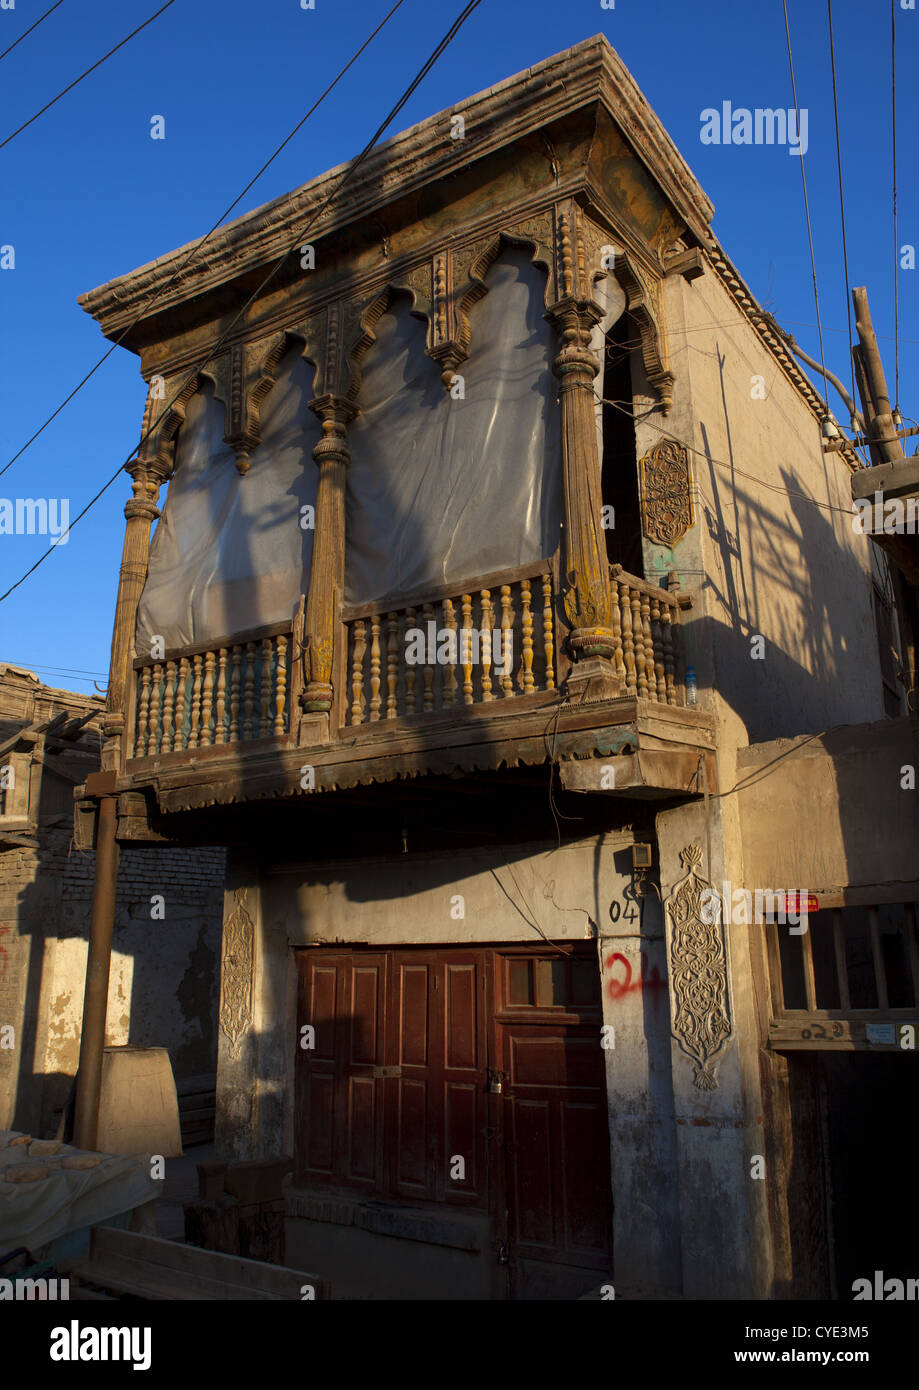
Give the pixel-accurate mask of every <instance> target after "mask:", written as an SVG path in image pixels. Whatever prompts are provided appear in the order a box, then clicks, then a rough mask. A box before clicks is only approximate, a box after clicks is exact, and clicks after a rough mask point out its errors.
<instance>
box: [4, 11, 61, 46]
mask: <svg viewBox="0 0 919 1390" xmlns="http://www.w3.org/2000/svg"><path fill="white" fill-rule="evenodd" d="M63 3H64V0H56V3H55V4H53V5H52V6H51V8H50V10H45V13H44V14H40V15H39V16H38V19H36V21H35V23H34V24H30V25H29V27H28V29H25V30H23V32H22V33H21V34H20V35H19V38H18V39H14V40H13V42H12V43H11V44H10V46H9V48H5V49H4V50H3V52H2V53H0V61H2V60H3V59H4V58H5V57H6V55H7V54H8V53H12V51H13V49H14V48H15V47H16V45H17V44H18V43H22V41H23V39H25V38H27V37H28V36H29V34H31V32H32V30H33V29H37V28H38V26H39V24H41V22H42V20H45V19H47V18H48V16H49V14H53V13H54V11H55V10H56V9H57V8H58V6H60V5H63Z"/></svg>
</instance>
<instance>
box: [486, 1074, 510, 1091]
mask: <svg viewBox="0 0 919 1390" xmlns="http://www.w3.org/2000/svg"><path fill="white" fill-rule="evenodd" d="M506 1080H507V1072H504V1071H492V1070H491V1068H489V1070H488V1091H489V1094H490V1095H493V1096H500V1095H501V1093H502V1091H503V1090H504V1083H505V1081H506Z"/></svg>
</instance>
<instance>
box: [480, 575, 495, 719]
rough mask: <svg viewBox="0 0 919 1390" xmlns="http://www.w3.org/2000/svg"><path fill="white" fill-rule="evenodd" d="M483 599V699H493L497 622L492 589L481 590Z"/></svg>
mask: <svg viewBox="0 0 919 1390" xmlns="http://www.w3.org/2000/svg"><path fill="white" fill-rule="evenodd" d="M479 597H480V599H481V601H482V630H481V633H480V637H479V658H480V660H481V662H482V699H483V701H486V700H493V699H494V698H495V697H494V695H493V694H492V692H491V631H492V628H493V626H494V622H495V610H494V607H493V606H492V602H491V590H490V589H482V590H480V593H479Z"/></svg>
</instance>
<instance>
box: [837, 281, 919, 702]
mask: <svg viewBox="0 0 919 1390" xmlns="http://www.w3.org/2000/svg"><path fill="white" fill-rule="evenodd" d="M852 305H853V308H854V309H855V326H856V330H857V332H858V343H857V344H856V345H855V346H854V347H853V348H852V357H853V361H854V365H855V382H856V386H857V388H858V394H859V396H860V397H861V402H862V413H863V415H864V421H865V435H866V437H867V442H868V450H869V453H870V456H871V463H872V467H871V468H869V469H866V470H864V471H863V472H861V473H856V474H853V477H852V492H853V496H854V497H865V498H868V497H870V498H872V500H873V498H874V495H875V494H876V493H880V494H881V495H883V496H884V497H885V498H886V499H887V500H895V499H897V498H901V499H905V498H906V497H907V496H909V495H910V494H911V495H912V496H913V497H916V496H919V458H917V457H913V458H907V456H906V454H905V453H904V452H903V445H902V444H901V442H900V441H901V439H904V438H905V437H906V436H907V435H912V434H915V433H916V430H914V429H910V430H904V429H903V428H902V421H899V420H898V419H897V418H895V417H894V415H893V413H892V411H891V407H890V392H889V390H888V388H887V381H886V378H885V376H884V365H883V363H882V362H881V354H880V351H879V350H878V344H877V338H876V337H875V333H874V325H873V324H872V322H871V310H870V309H869V307H868V291H867V289H866V288H865V287H864V286H856V287H855V288H854V289H853V290H852ZM885 510H886V509H885ZM872 514H873V515H875V518H876V513H872ZM876 524H877V522H876V521H875V525H876ZM875 539H876V540H877V542H878V544H879V545H881V546H882V547H883V549H884V550H885V551H886V552H887V554H888V555H889V557H890V559H891V560H892V561H893V569H892V572H891V583H892V586H893V592H894V600H895V603H896V609H897V619H898V626H899V629H900V652H901V653H902V655H901V658H900V660H901V665H902V667H903V668H904V669H903V672H902V678H903V679H904V681H905V682H906V688H907V690H915V688H916V685H917V684H919V671H917V659H916V657H917V645H919V610H917V601H916V589H917V586H919V539H917V538H916V537H915V536H910V535H908V534H900V535H896V534H894V535H890V534H886V533H885V534H882V535H879V536H876V537H875ZM907 581H908V582H907ZM914 712H915V711H914V709H910V713H914Z"/></svg>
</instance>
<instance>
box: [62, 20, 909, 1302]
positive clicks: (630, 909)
mask: <svg viewBox="0 0 919 1390" xmlns="http://www.w3.org/2000/svg"><path fill="white" fill-rule="evenodd" d="M455 116H462V117H463V120H464V123H465V138H464V139H462V140H457V139H452V138H451V127H452V125H453V122H452V118H453V117H455ZM342 179H346V181H345V182H344V185H343V187H342V188H341V190H340V191H339V192H338V193H337V194H336V195H335V196H334V197H333V198H332V199H331V202H330V203H329V205H328V206H327V207H326V206H325V203H326V200H327V199H328V198H329V195H330V194H331V193H332V191H333V190H334V189H335V188H336V187H337V186H338V185H339V183H340V181H341V180H342ZM320 208H324V210H323V211H321V212H320V213H319V215H318V218H317V220H316V222H315V225H313V227H312V230H311V231H310V233H309V237H308V245H306V239H305V238H304V237H303V235H302V233H301V231H300V230H299V229H302V228H303V227H304V226H306V225H307V224H309V223H310V219H311V218H312V217H313V215H314V214H315V213H316V212H317V210H318V209H320ZM712 212H713V209H712V207H711V204H710V203H709V202H708V200H707V198H706V197H705V194H704V193H703V192H702V190H701V189H700V188H699V186H698V184H697V183H696V182H695V180H694V178H693V176H692V174H691V172H690V170H689V169H688V168H687V166H686V164H685V163H684V162H683V160H682V159H681V157H680V155H679V154H678V152H677V151H676V149H675V148H674V146H673V144H672V143H671V141H670V140H669V138H668V137H667V134H666V132H665V131H664V130H663V128H662V126H661V125H660V122H659V121H658V120H657V118H656V117H655V115H654V114H653V112H652V111H651V110H650V108H649V107H648V105H647V103H646V102H645V101H644V99H643V98H642V96H641V94H640V92H639V91H638V90H637V88H636V87H635V84H634V83H633V81H632V79H631V77H630V76H629V74H628V72H627V71H626V70H625V69H624V67H623V66H622V64H621V63H620V61H619V59H618V58H617V57H616V55H615V54H614V52H613V51H612V49H611V48H610V47H609V45H608V43H607V42H606V40H605V39H603V38H594V39H591V40H589V41H587V42H585V43H582V44H580V45H578V47H576V48H573V49H571V50H570V51H569V52H566V53H563V54H560V55H558V56H557V57H555V58H551V59H549V60H547V61H546V62H544V63H541V64H539V65H538V66H537V67H535V68H532V69H531V70H529V71H528V72H526V73H524V74H521V75H519V76H517V77H514V78H511V79H510V80H508V81H507V82H504V83H501V84H500V85H499V86H497V87H495V88H492V89H491V90H490V91H488V92H485V93H483V94H481V95H479V96H476V97H472V98H470V99H469V100H468V101H465V102H463V103H461V104H460V105H459V106H457V107H456V108H455V109H453V110H451V111H449V112H444V113H442V114H441V115H439V116H435V117H433V118H431V119H430V120H428V121H424V122H423V123H421V124H420V125H418V126H416V127H414V128H412V129H411V130H409V131H407V132H405V133H404V134H401V135H399V136H396V137H395V138H394V139H392V140H390V141H388V142H387V143H386V144H385V145H382V146H380V147H379V148H378V149H376V150H374V151H373V152H372V153H371V154H370V155H369V156H368V157H367V159H366V160H365V161H364V162H363V163H362V165H361V166H360V167H359V169H357V171H356V172H354V173H353V175H351V176H348V166H342V167H341V168H340V169H337V170H333V171H331V172H330V173H328V174H324V175H322V176H321V177H319V178H316V179H314V180H312V181H311V182H310V183H308V184H306V185H305V186H304V187H303V188H301V189H299V190H297V192H295V193H293V194H291V195H289V196H287V197H284V198H280V199H277V200H276V201H274V202H273V203H270V204H268V205H267V206H265V207H263V208H260V209H258V210H257V211H255V212H252V213H250V214H247V215H246V216H245V217H242V218H240V219H238V220H237V221H235V222H233V223H232V224H230V226H228V227H226V228H224V229H223V230H222V231H220V232H218V233H216V234H215V235H214V236H213V237H212V238H211V239H210V241H209V242H208V245H207V247H206V248H205V249H204V250H203V251H202V253H201V254H199V255H196V256H195V257H194V258H193V259H191V261H190V263H189V264H188V265H187V267H186V268H185V269H184V270H183V272H182V274H181V276H177V275H176V269H177V266H178V265H179V263H180V261H181V262H183V263H184V260H185V258H186V257H187V256H188V250H187V249H183V250H181V251H178V252H174V253H172V254H171V255H166V256H163V257H161V258H160V259H158V260H157V261H156V262H154V263H152V264H151V265H148V266H145V267H143V268H141V269H140V270H138V271H135V272H134V273H133V274H131V275H127V276H123V277H121V278H120V279H118V280H115V281H113V282H111V283H110V284H108V285H106V286H103V287H102V288H100V289H97V290H94V291H93V292H92V293H91V294H88V295H86V296H84V298H83V299H82V301H81V302H82V304H83V306H84V308H86V309H87V311H88V312H90V313H92V314H93V316H94V317H95V318H96V319H97V321H98V322H99V323H100V325H101V327H102V330H103V332H104V333H105V334H106V335H107V336H108V337H110V338H115V337H119V338H120V339H121V340H123V342H124V343H125V345H126V346H128V347H129V348H130V349H132V350H133V351H135V352H137V353H138V354H139V355H140V358H141V369H142V372H143V375H144V377H145V379H146V380H147V381H148V382H149V383H150V394H149V401H148V407H147V413H146V416H145V435H146V437H145V440H144V442H143V443H142V446H141V448H140V450H139V455H138V457H137V459H135V460H134V461H133V462H132V463H131V464H130V465H129V472H130V473H131V475H132V477H133V480H134V496H133V498H132V500H131V501H130V502H129V503H128V505H127V508H126V515H127V517H128V522H127V531H126V538H125V555H124V565H123V569H122V578H121V583H120V588H119V604H118V613H117V618H116V623H115V633H114V639H113V649H112V674H111V681H110V687H109V696H108V704H107V710H106V714H105V716H104V719H103V734H104V742H103V758H102V765H103V772H102V774H101V775H100V776H99V777H98V778H97V779H94V780H92V781H91V782H89V783H88V785H87V787H86V793H87V794H86V796H85V797H83V798H82V799H81V801H80V802H79V805H78V812H77V837H78V843H79V844H82V845H89V844H90V843H92V842H93V837H94V836H95V835H112V834H114V836H115V837H116V838H117V839H118V840H119V841H120V842H121V844H122V845H123V846H128V845H137V844H141V843H144V842H145V841H151V840H153V839H154V838H156V837H160V842H162V838H161V837H167V838H168V839H169V840H171V841H172V842H173V843H175V844H177V845H186V846H190V845H195V844H217V843H219V844H223V845H226V846H227V847H228V852H229V861H228V871H227V880H226V896H225V908H224V926H223V946H222V977H221V1003H220V1015H219V1027H220V1037H219V1043H220V1054H219V1062H218V1092H217V1107H218V1114H217V1142H218V1148H219V1150H220V1152H221V1153H222V1155H223V1156H225V1157H236V1158H245V1157H255V1156H270V1155H278V1154H284V1153H290V1154H293V1156H294V1166H295V1170H296V1171H295V1180H294V1186H293V1188H292V1189H291V1190H290V1192H289V1195H288V1213H289V1219H288V1230H287V1262H288V1263H289V1264H292V1265H294V1266H297V1265H298V1264H300V1265H301V1266H302V1267H303V1268H309V1269H315V1270H317V1272H318V1273H320V1274H321V1275H323V1276H326V1277H329V1278H330V1279H331V1281H332V1288H333V1296H334V1292H335V1290H336V1289H338V1290H345V1291H348V1292H356V1293H367V1294H370V1295H373V1294H379V1295H383V1296H388V1297H408V1298H411V1297H448V1298H454V1299H455V1298H462V1297H493V1298H504V1297H545V1298H550V1297H569V1296H578V1295H580V1294H582V1293H583V1292H585V1291H586V1290H588V1289H590V1288H591V1287H595V1286H597V1285H599V1284H601V1283H609V1282H612V1283H614V1284H615V1287H616V1290H617V1294H618V1296H633V1297H655V1296H681V1295H682V1296H684V1297H689V1298H722V1299H730V1298H738V1297H749V1296H752V1297H758V1298H771V1297H823V1296H827V1295H831V1294H838V1295H839V1296H840V1297H847V1296H848V1293H847V1290H848V1287H849V1285H850V1283H851V1281H852V1279H854V1278H856V1277H859V1276H861V1275H866V1274H867V1275H870V1273H871V1271H872V1270H874V1269H876V1268H877V1269H884V1270H885V1271H887V1272H889V1273H891V1274H895V1275H897V1276H899V1277H904V1278H905V1277H907V1276H915V1275H916V1274H917V1270H916V1268H915V1264H914V1261H915V1252H916V1250H917V1249H919V1244H917V1241H916V1230H915V1223H914V1221H913V1224H912V1225H911V1224H910V1222H911V1220H912V1218H911V1217H909V1215H908V1213H909V1209H910V1203H911V1201H912V1197H911V1192H912V1181H911V1176H910V1172H909V1168H908V1165H907V1157H906V1156H907V1155H908V1153H909V1145H908V1142H907V1134H908V1132H909V1131H908V1119H907V1115H908V1107H904V1106H903V1104H902V1101H901V1100H898V1097H902V1096H903V1095H905V1094H908V1091H907V1090H906V1089H905V1088H906V1087H907V1086H908V1084H909V1082H910V1081H912V1082H913V1083H915V1080H916V1054H915V1052H914V1051H910V1050H909V1048H908V1047H907V1046H903V1045H901V1044H903V1043H908V1040H909V1034H908V1033H906V1032H901V1031H898V1030H900V1029H901V1027H902V1025H904V1024H907V1025H908V1024H912V1025H915V1024H916V1023H917V1022H919V1011H917V1003H919V999H917V988H919V952H917V943H916V936H915V908H914V904H915V902H916V900H917V899H919V870H917V867H916V862H915V843H916V830H917V820H919V815H917V810H916V793H915V791H914V790H913V787H914V785H915V777H914V776H913V778H912V780H910V777H909V775H908V771H907V769H908V768H909V766H910V765H914V764H915V762H916V751H917V750H916V745H915V741H914V732H915V724H914V719H913V717H912V716H911V715H910V714H909V711H908V709H907V702H906V699H905V698H904V684H903V682H904V681H905V682H906V683H907V684H908V686H909V687H912V688H915V686H916V684H917V678H916V672H915V666H914V661H913V659H912V658H911V657H909V654H908V652H907V650H906V644H905V643H900V644H899V645H898V652H899V654H900V671H899V675H898V670H897V665H896V663H889V662H888V655H889V653H888V650H887V648H888V646H889V645H890V643H891V642H894V643H896V637H895V634H896V632H897V621H898V619H899V620H900V621H901V623H902V624H903V626H904V630H906V629H907V628H908V627H909V624H911V623H912V622H913V621H914V618H915V595H914V592H913V591H911V590H909V591H906V592H905V597H904V598H902V602H901V611H900V612H899V614H898V613H897V611H896V610H895V609H894V608H893V607H892V606H891V604H890V601H889V593H890V585H889V583H888V578H887V573H886V569H885V566H884V564H883V562H882V560H881V558H880V556H879V555H878V554H876V553H875V552H874V551H873V550H872V548H871V543H870V542H869V541H868V540H867V539H866V538H865V537H864V536H861V535H858V534H857V533H856V531H855V530H854V528H853V526H852V517H851V492H850V479H851V475H852V472H853V470H855V469H856V468H857V467H858V460H857V458H856V457H855V454H854V452H853V451H852V449H851V447H850V446H848V445H843V446H842V447H841V448H838V449H834V450H833V451H825V450H824V448H823V438H822V426H823V424H824V417H825V408H824V406H823V404H822V401H821V398H820V396H819V394H818V393H817V392H816V391H815V390H814V388H813V386H812V384H811V383H810V382H809V380H808V379H807V378H806V377H805V376H804V374H803V373H802V371H801V370H800V368H799V367H798V365H797V363H796V361H795V359H794V357H793V356H792V355H791V353H790V351H789V350H788V347H787V345H786V343H785V342H784V341H783V340H782V338H781V336H780V335H779V334H778V333H776V332H775V331H773V329H772V328H771V327H770V325H769V323H768V322H767V321H766V319H765V318H764V316H763V314H762V312H761V310H760V309H759V307H758V306H757V304H756V301H755V299H754V298H753V296H752V294H751V293H750V291H749V290H748V288H747V287H746V285H745V284H744V282H743V280H742V279H741V277H740V275H739V273H738V272H737V270H736V269H735V268H734V266H733V265H732V263H731V262H730V261H729V260H728V258H727V256H726V255H725V253H724V251H723V250H722V248H721V247H720V246H719V244H718V242H717V240H716V239H715V237H714V236H713V234H712V232H711V228H710V222H711V217H712ZM294 247H295V248H296V253H295V254H291V255H289V256H287V258H286V259H285V260H284V261H283V262H282V263H281V257H282V255H283V253H284V252H285V251H287V250H289V249H290V248H294ZM272 267H276V269H275V273H274V276H273V278H272V279H271V280H270V282H269V283H266V284H265V285H264V286H263V288H262V289H261V291H260V292H259V293H258V294H257V295H256V297H255V299H254V302H253V303H252V304H247V300H248V297H249V296H250V295H252V294H253V292H254V288H255V286H257V285H258V284H259V283H260V282H261V281H262V280H263V278H264V277H266V276H267V275H268V271H269V269H270V268H272ZM151 303H152V304H155V311H154V310H148V309H147V308H146V307H145V306H146V305H148V304H151ZM135 320H136V323H135V322H134V321H135ZM202 362H204V363H205V365H204V366H203V368H201V369H200V370H199V364H201V363H202ZM167 406H168V409H167V408H165V407H167ZM313 460H315V463H314V462H313ZM167 483H168V491H167V493H166V500H165V507H164V511H163V513H162V519H161V520H160V522H159V526H158V529H157V531H156V534H155V536H154V538H153V542H152V545H150V531H151V526H152V524H153V521H154V520H155V519H156V518H157V517H158V516H159V515H160V513H159V511H158V510H157V499H158V496H159V492H160V489H161V488H162V487H163V486H164V485H166V484H167ZM148 547H149V563H148ZM910 605H912V607H911V608H910ZM483 632H488V633H494V634H495V640H493V641H491V642H485V641H482V640H478V641H477V644H476V646H474V645H473V640H472V634H473V633H475V634H476V636H477V638H478V637H479V634H481V633H483ZM463 633H466V634H468V636H467V637H465V638H463V637H462V634H463ZM419 634H420V635H419ZM509 637H511V638H512V641H510V642H508V638H509ZM458 638H459V639H461V640H458ZM422 639H423V641H422ZM429 643H430V645H428V644H429ZM464 644H465V646H464ZM508 649H509V650H508ZM505 652H508V656H507V660H506V661H505V660H504V659H503V658H504V654H505ZM438 654H439V658H440V659H432V657H437V656H438ZM499 656H500V657H501V658H502V659H501V660H498V657H499ZM419 657H420V658H421V660H420V662H419V661H417V658H419ZM107 827H108V828H107ZM710 885H714V886H715V888H716V889H717V891H718V894H719V895H720V894H721V893H722V890H723V889H724V891H725V893H726V898H727V904H728V907H729V909H730V920H728V921H726V922H725V921H720V920H719V918H718V915H717V913H714V912H713V911H712V910H711V903H710V896H711V895H710V892H709V891H707V890H709V886H710ZM735 890H741V897H740V898H736V897H735ZM745 891H746V892H749V893H750V894H751V895H752V894H755V893H756V892H757V891H759V892H760V893H762V892H763V891H768V892H769V893H770V895H772V894H779V895H783V894H784V893H785V892H789V893H791V894H797V892H799V891H802V892H804V893H806V894H808V895H814V897H815V898H816V903H817V907H818V908H819V910H818V911H817V912H816V913H813V914H812V915H811V916H810V919H809V922H808V919H807V918H805V919H804V924H805V926H806V927H808V930H806V931H804V932H802V931H801V928H800V924H799V922H798V918H797V914H796V912H795V906H796V899H792V900H791V901H786V899H785V898H784V896H780V897H779V898H778V900H774V899H772V900H771V901H770V903H769V904H767V905H766V906H765V908H763V906H762V904H760V907H761V911H760V916H761V917H762V916H763V915H767V916H770V917H773V918H776V917H777V916H778V914H779V912H780V911H781V910H786V909H787V911H789V912H791V913H792V917H791V920H790V921H786V922H785V923H783V924H780V923H779V922H778V921H769V922H763V921H760V922H759V923H757V924H751V923H750V918H749V914H745V913H744V912H743V910H742V904H743V897H742V894H743V892H745ZM755 910H756V900H755V898H754V900H753V906H752V911H755ZM160 930H162V928H161V929H160ZM165 930H166V936H165V937H164V939H168V931H169V927H168V922H167V924H166V929H165ZM854 1134H857V1135H858V1136H859V1138H858V1141H857V1142H856V1141H855V1139H854V1138H853V1135H854ZM862 1136H864V1138H862ZM869 1140H870V1145H871V1147H869ZM901 1156H902V1157H901ZM866 1193H870V1202H867V1203H866Z"/></svg>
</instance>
